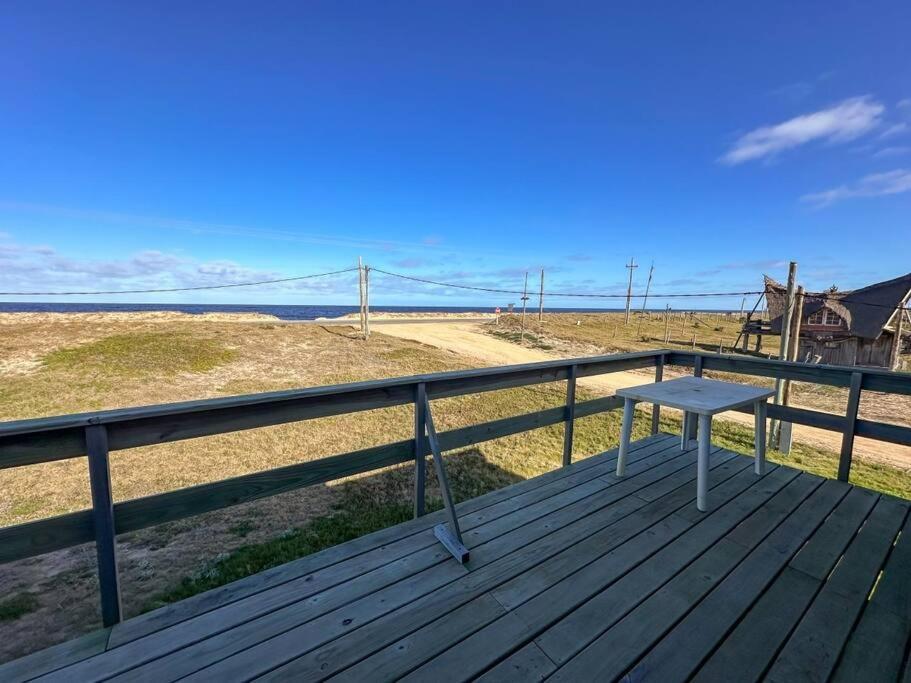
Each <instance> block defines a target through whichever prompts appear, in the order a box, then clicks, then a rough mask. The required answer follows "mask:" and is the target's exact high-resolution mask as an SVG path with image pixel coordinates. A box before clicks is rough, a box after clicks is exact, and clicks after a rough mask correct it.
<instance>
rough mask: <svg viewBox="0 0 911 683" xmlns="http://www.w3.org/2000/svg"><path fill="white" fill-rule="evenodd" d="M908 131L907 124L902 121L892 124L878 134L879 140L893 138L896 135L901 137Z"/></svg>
mask: <svg viewBox="0 0 911 683" xmlns="http://www.w3.org/2000/svg"><path fill="white" fill-rule="evenodd" d="M908 130H909V127H908V124H907V123H905V122H904V121H902V122H900V123H894V124H892V125H891V126H889V127H888V128H886V129H885V130H884V131H883V132H882V133H880V134H879V138H880V139H881V140H886V139H888V138H894V137H895V136H896V135H903V134H905V133H907V132H908Z"/></svg>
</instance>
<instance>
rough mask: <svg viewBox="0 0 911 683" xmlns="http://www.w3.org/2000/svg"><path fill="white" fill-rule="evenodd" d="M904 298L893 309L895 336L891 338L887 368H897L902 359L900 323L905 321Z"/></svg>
mask: <svg viewBox="0 0 911 683" xmlns="http://www.w3.org/2000/svg"><path fill="white" fill-rule="evenodd" d="M904 303H905V302H904V299H903V300H902V301H901V303H899V304H898V308H897V309H896V310H895V313H896V317H897V318H898V320H896V321H895V325H894V327H895V337H893V339H892V352H891V353H890V354H889V369H890V370H898V369H899V366H900V365H901V359H902V323H904V321H905V309H904Z"/></svg>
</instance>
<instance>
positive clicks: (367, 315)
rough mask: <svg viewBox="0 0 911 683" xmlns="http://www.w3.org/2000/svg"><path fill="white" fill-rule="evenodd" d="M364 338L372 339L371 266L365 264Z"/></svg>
mask: <svg viewBox="0 0 911 683" xmlns="http://www.w3.org/2000/svg"><path fill="white" fill-rule="evenodd" d="M364 339H370V267H369V266H364Z"/></svg>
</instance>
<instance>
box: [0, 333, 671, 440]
mask: <svg viewBox="0 0 911 683" xmlns="http://www.w3.org/2000/svg"><path fill="white" fill-rule="evenodd" d="M661 353H663V351H660V350H657V351H636V352H631V353H615V354H606V355H601V356H582V357H579V358H567V359H560V360H549V361H540V362H536V363H522V364H518V365H504V366H496V367H489V368H476V369H470V370H450V371H447V372H435V373H426V374H421V375H409V376H405V377H392V378H388V379H378V380H367V381H363V382H349V383H346V384H331V385H326V386H316V387H306V388H302V389H290V390H286V391H272V392H264V393H257V394H243V395H238V396H226V397H224V398H209V399H200V400H196V401H181V402H175V403H160V404H154V405H147V406H137V407H131V408H118V409H114V410H99V411H94V412H87V413H73V414H69V415H59V416H53V417H40V418H32V419H27V420H14V421H8V422H0V437H4V436H13V435H21V434H29V433H34V432H46V431H52V430H56V429H71V428H73V427H87V426H89V425H96V424H105V425H110V424H113V423H117V422H126V421H130V420H136V419H142V418H161V417H167V416H171V415H185V414H187V413H197V412H205V411H210V410H220V409H224V408H244V407H253V406H261V405H263V404H280V403H285V402H289V401H295V400H298V399H310V398H318V397H325V396H335V395H339V394H346V393H357V392H362V391H365V390H375V389H392V388H399V387H411V386H413V385H416V384H420V383H424V384H427V385H428V393H430V394H432V395H433V394H436V395H437V396H439V395H441V394H445V395H447V396H450V395H458V394H460V393H473V391H474V390H473V389H470V388H466V389H465V390H458V392H457V393H453V394H449V393H446V389H447V387H446V384H447V383H454V382H458V381H461V380H468V379H475V378H477V379H481V378H491V377H508V376H510V375H517V374H521V373H523V372H528V371H540V370H552V369H561V368H567V367H569V366H571V365H577V366H583V367H584V366H591V365H597V364H599V363H620V362H622V361H624V360H636V359H650V358H653V357H655V356H657V355H660V354H661ZM431 385H434V387H435V388H436V389H437V391H435V392H434V391H431ZM437 396H435V397H437Z"/></svg>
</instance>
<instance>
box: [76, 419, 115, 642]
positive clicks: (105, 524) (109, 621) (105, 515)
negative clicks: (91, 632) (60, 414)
mask: <svg viewBox="0 0 911 683" xmlns="http://www.w3.org/2000/svg"><path fill="white" fill-rule="evenodd" d="M85 449H86V454H87V455H88V459H89V481H90V482H91V486H92V518H93V520H94V524H95V548H96V550H97V552H98V584H99V588H100V592H101V619H102V621H103V623H104V625H105V626H113V625H114V624H117V623H119V622H120V621H121V620H122V618H123V614H122V610H121V607H120V576H119V574H118V572H117V540H116V538H115V528H114V497H113V495H112V493H111V468H110V462H109V455H108V433H107V429H106V428H105V427H104V425H90V426H89V427H86V429H85Z"/></svg>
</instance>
